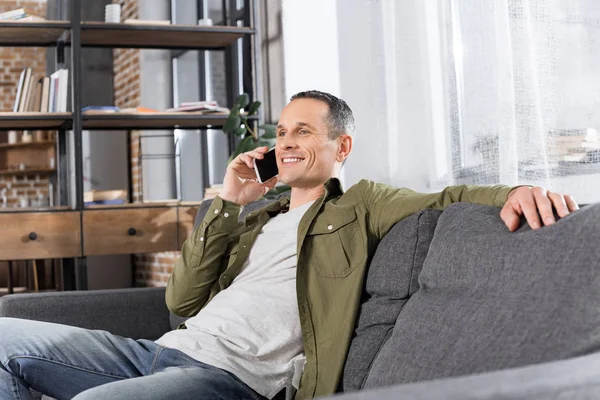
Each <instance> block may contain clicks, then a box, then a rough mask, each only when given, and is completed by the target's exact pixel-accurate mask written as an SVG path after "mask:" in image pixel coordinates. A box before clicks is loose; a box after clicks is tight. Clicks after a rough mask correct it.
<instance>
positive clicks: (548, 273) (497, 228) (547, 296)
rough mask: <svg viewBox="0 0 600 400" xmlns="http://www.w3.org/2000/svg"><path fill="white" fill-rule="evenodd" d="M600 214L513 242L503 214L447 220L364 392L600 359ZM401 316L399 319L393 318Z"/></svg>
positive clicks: (451, 214)
mask: <svg viewBox="0 0 600 400" xmlns="http://www.w3.org/2000/svg"><path fill="white" fill-rule="evenodd" d="M599 243H600V205H593V206H589V207H586V208H584V209H582V210H580V211H577V212H575V213H572V214H571V215H569V216H568V217H566V218H564V219H562V220H560V221H558V223H556V224H555V225H553V226H549V227H544V228H542V229H540V230H537V231H532V230H531V229H529V227H528V226H526V225H525V226H522V227H521V228H520V229H519V230H518V231H517V232H514V233H511V232H509V231H508V229H507V228H506V227H505V225H504V223H503V222H502V221H501V219H500V217H499V209H498V208H494V207H487V206H478V205H472V204H462V203H459V204H455V205H452V206H450V207H448V208H447V209H446V210H445V211H444V212H443V213H442V215H441V216H440V218H439V220H438V224H437V228H436V231H435V235H434V238H433V241H432V243H431V246H430V248H429V252H428V254H427V258H426V260H425V263H424V266H423V270H422V271H421V275H420V276H419V286H420V288H419V290H418V291H417V292H416V293H415V294H414V295H413V296H412V297H411V298H410V299H409V300H408V301H407V303H406V305H405V306H404V307H403V308H402V310H401V312H400V314H399V316H398V318H397V320H396V324H395V326H394V328H393V332H392V335H391V337H390V339H389V340H388V341H387V342H386V343H385V344H384V345H383V347H382V349H381V351H380V352H379V355H378V357H377V358H376V359H375V361H374V362H373V365H372V368H371V370H370V372H369V375H368V377H367V380H366V382H365V387H367V388H370V387H379V386H387V385H392V384H398V383H407V382H415V381H422V380H428V379H436V378H443V377H450V376H459V375H466V374H472V373H479V372H486V371H491V370H496V369H503V368H511V367H518V366H523V365H529V364H536V363H542V362H546V361H552V360H561V359H566V358H569V357H574V356H579V355H584V354H590V353H593V352H595V351H598V350H600V246H599ZM393 312H395V310H393Z"/></svg>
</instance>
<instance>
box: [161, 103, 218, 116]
mask: <svg viewBox="0 0 600 400" xmlns="http://www.w3.org/2000/svg"><path fill="white" fill-rule="evenodd" d="M166 111H167V112H192V111H193V112H202V113H203V114H204V113H217V112H223V113H228V112H229V109H228V108H227V107H220V106H219V104H218V103H217V102H216V101H188V102H183V103H181V104H179V107H173V108H168V109H167V110H166Z"/></svg>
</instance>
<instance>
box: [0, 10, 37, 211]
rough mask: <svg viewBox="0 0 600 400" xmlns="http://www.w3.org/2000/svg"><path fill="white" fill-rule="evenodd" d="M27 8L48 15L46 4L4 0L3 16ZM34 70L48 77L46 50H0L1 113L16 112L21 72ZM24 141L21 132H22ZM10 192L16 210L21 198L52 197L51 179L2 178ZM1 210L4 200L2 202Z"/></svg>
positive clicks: (2, 138)
mask: <svg viewBox="0 0 600 400" xmlns="http://www.w3.org/2000/svg"><path fill="white" fill-rule="evenodd" d="M17 8H25V9H26V10H27V11H28V12H30V13H34V14H37V15H41V16H45V15H46V1H45V0H0V13H2V12H6V11H11V10H14V9H17ZM25 67H30V68H32V70H33V74H34V75H35V76H37V77H42V76H45V75H46V49H45V48H42V47H0V111H12V110H13V105H14V102H15V98H16V96H17V84H18V82H19V77H20V75H21V71H22V70H23V68H25ZM18 134H19V135H18V137H19V138H20V134H21V132H18ZM7 141H8V138H7V132H0V142H7ZM4 188H6V189H7V191H6V195H7V198H8V202H7V206H8V207H16V206H17V205H18V203H19V198H20V197H23V196H25V195H26V196H28V197H29V199H32V198H34V197H35V196H37V193H38V191H39V193H41V194H42V195H43V196H47V195H48V178H47V177H46V176H40V175H25V176H15V175H4V176H2V175H0V192H1V191H2V189H4ZM0 207H2V200H1V198H0Z"/></svg>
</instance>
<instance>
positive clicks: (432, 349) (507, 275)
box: [0, 203, 600, 400]
mask: <svg viewBox="0 0 600 400" xmlns="http://www.w3.org/2000/svg"><path fill="white" fill-rule="evenodd" d="M203 206H204V207H202V209H201V212H199V218H200V217H201V215H202V210H205V209H206V203H205V204H203ZM256 206H258V205H256ZM252 209H254V207H247V208H246V209H245V212H248V211H251V210H252ZM0 316H11V317H22V318H30V319H36V320H43V321H53V322H59V323H65V324H71V325H76V326H82V327H85V328H91V329H105V330H108V331H110V332H113V333H116V334H120V335H124V336H128V337H134V338H149V339H156V338H157V337H159V336H160V335H162V334H163V333H164V332H166V331H167V330H169V329H171V328H172V327H174V326H176V325H177V324H178V323H179V322H180V320H178V319H177V318H173V317H172V316H170V315H169V312H168V310H167V309H166V307H165V304H164V289H162V288H148V289H123V290H111V291H90V292H64V293H43V294H25V295H12V296H5V297H2V298H0ZM599 350H600V204H597V205H590V206H588V207H585V208H583V209H581V210H580V211H578V212H576V213H573V214H571V215H570V216H569V217H567V218H564V219H562V220H560V221H559V222H558V223H557V224H556V225H554V226H551V227H546V228H543V229H541V230H539V231H532V230H530V229H529V227H528V226H527V225H526V224H523V226H522V227H521V228H520V229H519V230H518V231H517V232H514V233H511V232H508V230H507V229H506V227H505V226H504V224H503V223H502V221H501V220H500V218H499V209H497V208H494V207H486V206H478V205H471V204H464V203H457V204H454V205H452V206H450V207H448V208H447V209H446V210H445V211H443V212H440V211H435V210H425V211H422V212H419V213H417V214H415V215H413V216H411V217H410V218H407V219H405V220H403V221H401V222H399V223H398V224H396V226H395V227H394V228H393V229H392V230H391V231H390V232H389V233H388V234H387V235H386V237H385V238H384V239H383V241H382V242H381V243H380V245H379V247H378V249H377V252H376V254H375V256H374V257H373V259H372V261H371V264H370V267H369V271H368V274H367V278H366V281H365V287H364V294H363V301H362V304H361V309H360V315H359V318H358V320H357V324H356V330H355V334H354V338H353V340H352V343H351V346H350V349H349V351H348V357H347V361H346V365H345V370H344V374H343V377H342V382H341V383H340V391H343V392H348V393H342V394H339V395H336V398H338V397H339V398H340V399H344V400H359V399H361V400H375V399H377V400H379V399H384V400H385V399H411V400H412V399H576V400H579V399H600V352H599Z"/></svg>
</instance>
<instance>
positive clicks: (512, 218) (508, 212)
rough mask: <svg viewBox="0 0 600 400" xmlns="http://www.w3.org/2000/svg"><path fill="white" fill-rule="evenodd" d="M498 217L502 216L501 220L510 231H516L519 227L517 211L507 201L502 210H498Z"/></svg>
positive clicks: (519, 220)
mask: <svg viewBox="0 0 600 400" xmlns="http://www.w3.org/2000/svg"><path fill="white" fill-rule="evenodd" d="M500 218H502V221H504V223H505V224H506V226H507V227H508V230H509V231H511V232H514V231H516V230H517V228H518V227H519V223H520V222H521V219H520V218H519V213H518V212H517V211H516V210H515V209H514V208H513V207H512V206H511V205H510V204H508V203H507V204H506V206H504V208H502V211H501V212H500Z"/></svg>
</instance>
